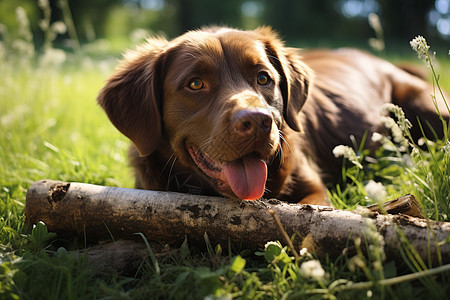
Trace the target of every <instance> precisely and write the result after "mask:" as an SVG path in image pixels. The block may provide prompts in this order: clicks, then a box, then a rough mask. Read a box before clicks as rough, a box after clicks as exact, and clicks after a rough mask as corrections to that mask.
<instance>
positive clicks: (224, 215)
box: [25, 180, 450, 265]
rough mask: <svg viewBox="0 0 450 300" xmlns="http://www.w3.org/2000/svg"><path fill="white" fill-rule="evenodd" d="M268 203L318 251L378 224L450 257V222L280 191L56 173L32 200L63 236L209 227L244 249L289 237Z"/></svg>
mask: <svg viewBox="0 0 450 300" xmlns="http://www.w3.org/2000/svg"><path fill="white" fill-rule="evenodd" d="M269 210H272V211H273V212H275V214H276V216H278V218H279V219H280V220H281V224H282V227H283V228H284V229H285V231H286V232H287V234H288V236H290V237H291V236H293V235H294V234H295V240H294V244H295V247H301V248H304V247H306V248H308V250H309V251H310V252H315V253H316V254H317V255H318V256H319V257H325V256H326V255H329V256H330V257H337V256H338V255H340V254H342V253H343V251H344V252H346V251H349V249H350V250H351V248H352V246H354V245H355V243H354V240H355V239H356V238H361V239H362V240H363V242H362V243H361V245H364V244H365V243H364V240H365V238H366V240H367V241H368V239H367V236H368V235H367V233H368V232H370V230H369V228H370V227H372V228H376V230H377V231H378V233H379V234H380V235H381V236H382V237H383V238H384V242H385V252H386V254H387V256H388V257H389V256H390V257H393V258H398V257H399V256H400V249H401V247H402V246H401V244H402V243H401V238H400V237H399V234H398V232H399V230H401V232H403V234H404V236H405V237H406V238H407V239H408V240H409V243H410V244H411V246H412V247H414V249H415V251H416V252H417V253H418V254H419V255H420V257H421V258H422V259H423V260H424V261H425V262H426V263H429V264H433V265H436V264H441V263H449V262H450V245H449V244H444V243H441V242H442V241H444V240H445V239H446V238H447V237H448V235H449V234H450V223H444V222H434V221H431V220H427V219H421V218H415V217H410V216H406V215H383V214H379V213H377V212H373V211H369V210H364V211H363V212H362V213H357V212H352V211H343V210H337V209H333V208H331V207H324V206H314V205H306V204H304V205H292V204H286V203H282V202H280V201H278V200H274V199H272V200H261V201H259V200H258V201H242V202H241V203H239V202H236V201H235V200H231V199H226V198H220V197H207V196H198V195H190V194H180V193H170V192H160V191H148V190H135V189H125V188H117V187H105V186H97V185H90V184H84V183H67V182H60V181H51V180H41V181H38V182H36V183H34V184H33V185H32V186H31V187H30V188H29V190H28V192H27V199H26V206H25V214H26V222H27V223H30V224H35V223H37V222H39V221H43V222H44V223H45V224H46V225H47V227H48V229H49V231H52V232H55V233H57V234H58V235H59V236H75V235H78V236H81V237H83V238H87V239H88V240H105V239H108V238H111V237H113V238H114V239H115V240H117V239H136V235H135V233H142V234H144V235H145V237H146V238H147V239H148V240H149V241H158V242H162V243H167V244H170V245H173V246H179V245H181V243H182V242H183V241H184V239H185V237H186V236H187V237H188V240H189V242H191V243H192V242H194V243H196V242H199V243H201V244H204V234H205V233H207V234H208V236H209V239H210V241H211V243H212V244H213V245H216V244H221V245H222V246H227V245H228V242H229V241H230V242H231V245H232V246H233V247H238V248H240V249H241V250H242V249H251V250H257V249H260V248H263V247H264V244H265V243H267V242H269V241H275V240H279V241H284V238H283V235H282V232H281V230H280V228H279V225H277V223H276V222H275V220H274V217H273V216H272V215H271V214H270V213H269ZM369 235H370V234H369ZM438 243H441V245H440V246H438ZM297 250H298V248H297Z"/></svg>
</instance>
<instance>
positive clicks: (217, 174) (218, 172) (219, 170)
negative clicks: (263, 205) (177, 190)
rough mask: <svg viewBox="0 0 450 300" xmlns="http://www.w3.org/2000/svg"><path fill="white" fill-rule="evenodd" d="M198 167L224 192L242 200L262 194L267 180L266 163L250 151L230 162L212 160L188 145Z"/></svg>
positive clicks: (255, 197)
mask: <svg viewBox="0 0 450 300" xmlns="http://www.w3.org/2000/svg"><path fill="white" fill-rule="evenodd" d="M188 151H189V154H190V155H191V157H192V160H193V161H194V162H195V164H196V165H197V166H198V168H199V169H200V170H201V171H202V172H203V173H204V174H205V175H206V176H207V177H209V178H210V179H211V180H212V181H213V182H215V183H216V185H217V188H218V189H219V191H220V192H222V193H224V194H230V192H229V191H230V190H231V191H232V192H233V194H234V195H235V196H236V197H238V198H240V199H242V200H256V199H259V198H261V197H262V196H263V194H264V190H265V186H266V180H267V164H266V162H265V161H264V160H263V159H261V158H260V157H258V155H257V154H256V153H250V154H247V155H245V156H243V157H240V158H238V159H236V160H234V161H230V162H219V161H216V160H213V159H212V158H211V157H209V156H208V155H207V154H206V153H205V152H203V151H202V150H200V149H198V148H197V147H195V146H190V147H188Z"/></svg>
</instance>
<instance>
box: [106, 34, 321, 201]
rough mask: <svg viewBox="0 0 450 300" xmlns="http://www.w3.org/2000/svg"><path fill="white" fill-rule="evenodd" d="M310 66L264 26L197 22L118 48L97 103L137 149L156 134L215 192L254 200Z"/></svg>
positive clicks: (294, 115)
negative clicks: (122, 51)
mask: <svg viewBox="0 0 450 300" xmlns="http://www.w3.org/2000/svg"><path fill="white" fill-rule="evenodd" d="M311 73H312V72H311V70H310V69H309V68H308V67H307V66H306V65H305V64H303V63H302V62H301V60H300V58H299V56H298V55H297V54H296V53H295V51H294V50H292V49H289V48H286V47H284V46H283V44H282V42H281V41H280V40H279V39H278V38H277V36H276V34H275V33H273V31H272V30H271V29H269V28H267V27H263V28H259V29H256V30H254V31H240V30H235V29H229V28H207V29H204V30H198V31H191V32H188V33H186V34H184V35H182V36H180V37H178V38H176V39H174V40H173V41H170V42H169V41H167V40H165V39H149V40H148V41H147V43H145V44H144V45H142V46H141V47H139V48H138V49H137V50H135V51H132V52H129V53H127V54H126V55H125V58H124V60H123V61H122V62H121V64H120V65H119V67H118V69H117V71H116V72H115V74H114V75H113V76H112V77H111V78H110V79H109V80H108V82H107V84H106V86H105V87H104V88H103V89H102V91H101V92H100V94H99V96H98V102H99V104H100V105H101V106H102V107H103V108H104V110H105V111H106V113H107V115H108V116H109V118H110V120H111V122H112V123H113V124H114V125H115V126H116V127H117V128H118V129H119V130H120V131H121V132H122V133H123V134H125V135H126V136H127V137H128V138H130V139H131V140H132V141H133V143H134V144H135V146H136V148H137V149H138V151H139V153H140V155H141V156H147V155H150V154H151V153H152V152H153V151H155V150H156V149H158V146H159V144H160V143H161V141H162V140H163V139H164V140H166V141H167V142H169V143H170V145H171V148H172V149H173V152H174V154H175V155H176V156H177V160H178V161H179V163H181V164H183V165H184V166H188V167H190V168H192V169H193V170H195V172H198V173H199V174H200V175H201V176H203V177H204V178H205V179H206V180H207V181H209V182H210V184H211V185H212V186H213V187H214V188H215V189H216V190H217V191H218V192H219V193H221V194H223V195H225V196H229V197H232V198H240V199H258V198H260V197H261V196H262V195H263V194H264V187H265V183H266V179H267V162H269V161H270V159H271V158H272V157H273V156H274V155H276V153H277V151H278V150H279V148H280V136H281V134H282V132H283V130H295V131H301V125H300V123H299V120H298V114H299V112H300V109H301V108H302V106H303V104H304V103H305V101H306V98H307V94H308V86H309V82H310V79H311V76H312V74H311ZM288 127H289V128H290V129H287V128H288Z"/></svg>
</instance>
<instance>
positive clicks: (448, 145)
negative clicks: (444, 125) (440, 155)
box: [442, 140, 450, 155]
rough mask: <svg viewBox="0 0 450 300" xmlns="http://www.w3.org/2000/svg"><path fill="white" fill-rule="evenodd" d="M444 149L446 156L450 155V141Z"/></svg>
mask: <svg viewBox="0 0 450 300" xmlns="http://www.w3.org/2000/svg"><path fill="white" fill-rule="evenodd" d="M442 149H443V150H444V153H445V154H446V155H450V140H447V143H445V146H444V147H443V148H442Z"/></svg>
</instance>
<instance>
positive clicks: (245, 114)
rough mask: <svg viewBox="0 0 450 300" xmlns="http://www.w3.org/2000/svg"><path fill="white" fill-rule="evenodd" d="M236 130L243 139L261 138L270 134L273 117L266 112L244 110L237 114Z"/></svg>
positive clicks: (235, 118)
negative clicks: (249, 137) (250, 137)
mask: <svg viewBox="0 0 450 300" xmlns="http://www.w3.org/2000/svg"><path fill="white" fill-rule="evenodd" d="M233 120H234V122H233V125H234V130H235V131H236V133H237V134H238V135H239V136H241V137H247V136H255V137H259V136H262V135H264V134H268V133H270V131H271V129H272V121H273V119H272V115H271V114H270V113H269V112H267V111H266V110H262V109H261V110H254V109H252V110H250V109H244V110H241V111H239V112H237V113H236V114H235V115H234V118H233Z"/></svg>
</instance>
